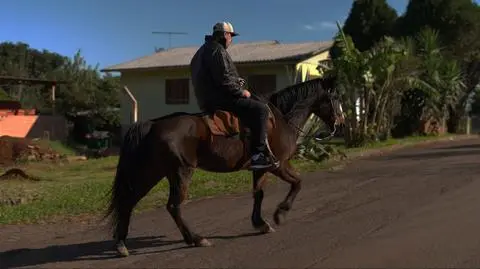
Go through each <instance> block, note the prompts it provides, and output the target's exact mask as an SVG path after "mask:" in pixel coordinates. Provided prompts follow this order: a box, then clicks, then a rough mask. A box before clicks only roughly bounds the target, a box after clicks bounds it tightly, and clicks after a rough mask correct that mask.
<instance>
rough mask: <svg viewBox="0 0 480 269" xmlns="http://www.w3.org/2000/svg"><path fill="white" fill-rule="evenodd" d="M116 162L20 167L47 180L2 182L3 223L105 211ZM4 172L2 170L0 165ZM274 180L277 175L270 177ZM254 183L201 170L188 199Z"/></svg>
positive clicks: (150, 198)
mask: <svg viewBox="0 0 480 269" xmlns="http://www.w3.org/2000/svg"><path fill="white" fill-rule="evenodd" d="M437 139H438V138H437ZM426 140H432V137H412V138H407V139H399V140H388V141H384V142H380V143H376V144H373V145H368V146H365V147H364V148H355V149H346V150H345V149H344V150H345V152H346V153H347V154H348V153H355V152H360V151H363V150H365V149H372V148H373V149H375V148H381V147H388V146H392V145H408V144H414V143H417V142H422V141H426ZM330 143H331V144H334V145H335V144H336V147H339V148H342V147H343V146H342V145H341V141H337V140H333V141H331V142H330ZM57 146H58V148H59V149H60V150H62V151H63V152H64V153H65V154H73V152H69V151H68V149H62V147H63V146H62V145H57ZM116 164H117V157H108V158H103V159H96V160H89V161H75V162H71V163H63V164H62V163H59V164H48V163H31V164H24V165H20V166H17V167H19V168H22V169H24V171H26V172H27V174H29V175H33V176H35V177H39V178H41V179H42V180H41V181H40V182H30V181H25V180H16V179H15V180H14V179H12V180H4V181H0V224H14V223H38V222H44V221H55V220H59V219H63V220H64V219H68V218H71V217H73V218H75V217H77V216H83V215H96V214H101V213H103V211H104V209H105V206H106V202H107V199H108V196H107V194H108V191H109V189H110V187H111V183H112V180H113V176H114V173H115V167H116ZM293 164H294V166H295V167H296V168H297V169H298V170H299V171H302V172H311V171H315V170H318V169H321V168H324V167H325V166H327V162H321V163H315V162H311V161H299V160H295V161H294V162H293ZM3 170H6V169H5V168H4V169H3ZM0 172H1V173H3V171H2V169H1V168H0ZM270 180H275V179H274V177H270ZM250 188H251V175H250V173H249V172H248V171H240V172H235V173H218V174H215V173H210V172H205V171H202V170H199V169H198V170H196V172H195V174H194V178H193V181H192V183H191V185H190V188H189V199H195V198H199V197H205V196H214V195H218V194H232V193H239V192H246V191H249V190H250ZM167 195H168V182H167V181H166V180H162V181H160V183H159V184H158V185H157V186H155V188H154V189H153V190H152V191H151V192H150V193H149V194H148V195H147V196H146V197H145V198H144V199H143V200H142V201H140V203H139V205H138V206H137V208H136V210H137V211H141V210H146V209H150V208H153V207H156V206H163V204H164V203H165V202H166V200H167Z"/></svg>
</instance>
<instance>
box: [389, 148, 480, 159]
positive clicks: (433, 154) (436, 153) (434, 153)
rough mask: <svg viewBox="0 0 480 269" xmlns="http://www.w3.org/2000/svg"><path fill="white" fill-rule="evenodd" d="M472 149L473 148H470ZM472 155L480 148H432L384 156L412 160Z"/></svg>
mask: <svg viewBox="0 0 480 269" xmlns="http://www.w3.org/2000/svg"><path fill="white" fill-rule="evenodd" d="M469 149H471V148H469ZM470 155H480V150H462V151H452V150H431V151H427V152H419V153H415V154H396V155H391V156H388V157H383V159H386V160H397V159H411V160H425V159H438V158H448V157H460V156H470Z"/></svg>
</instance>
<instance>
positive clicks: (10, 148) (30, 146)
mask: <svg viewBox="0 0 480 269" xmlns="http://www.w3.org/2000/svg"><path fill="white" fill-rule="evenodd" d="M64 158H65V156H63V155H61V154H59V153H57V152H55V151H54V150H53V149H52V148H50V147H48V146H45V145H39V144H37V143H35V141H32V140H31V139H27V138H17V137H11V136H1V137H0V166H8V165H12V164H15V163H19V162H28V161H43V160H52V161H57V160H61V159H64Z"/></svg>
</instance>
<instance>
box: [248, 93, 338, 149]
mask: <svg viewBox="0 0 480 269" xmlns="http://www.w3.org/2000/svg"><path fill="white" fill-rule="evenodd" d="M250 94H251V96H252V97H254V98H256V99H258V100H260V101H263V102H265V103H267V104H269V106H267V107H268V109H269V110H271V107H274V108H275V109H277V108H276V107H275V106H274V105H273V104H272V103H271V102H270V100H268V99H266V98H264V97H262V96H258V95H256V94H254V93H252V92H250ZM327 95H328V98H329V99H330V104H331V105H332V108H333V109H334V113H335V124H334V125H333V130H331V131H330V133H329V135H328V136H326V137H324V138H319V137H317V136H314V135H308V134H306V133H305V132H304V131H303V130H302V129H301V128H299V127H298V126H295V125H294V124H292V123H290V122H288V121H286V122H287V124H288V125H289V126H290V127H292V128H293V129H295V130H297V131H298V132H299V133H302V134H304V135H303V136H301V137H303V138H310V139H311V138H313V139H314V140H315V141H317V142H323V141H325V142H326V141H329V140H330V139H332V138H333V137H334V136H335V133H336V131H337V125H338V122H337V119H338V115H342V114H343V113H342V111H337V109H338V108H337V106H335V104H334V102H335V99H334V94H333V93H332V91H331V90H328V91H327ZM277 110H278V109H277ZM340 110H341V108H340ZM280 114H281V113H280ZM281 115H282V114H281ZM282 117H283V118H284V119H285V115H282ZM329 128H330V127H329Z"/></svg>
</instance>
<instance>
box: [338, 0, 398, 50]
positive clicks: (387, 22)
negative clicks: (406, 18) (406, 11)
mask: <svg viewBox="0 0 480 269" xmlns="http://www.w3.org/2000/svg"><path fill="white" fill-rule="evenodd" d="M396 19H397V12H396V11H395V9H393V8H392V7H390V6H389V5H388V3H387V1H386V0H356V1H354V2H353V4H352V8H351V9H350V14H349V16H348V18H347V20H346V21H345V25H344V26H343V31H344V32H345V34H347V35H349V36H351V37H352V40H353V43H354V44H355V47H356V48H357V49H358V50H359V51H365V50H368V49H370V48H371V47H373V45H374V44H375V43H377V42H378V41H380V40H381V39H382V38H383V36H385V35H387V36H389V35H391V34H392V33H393V30H394V26H395V21H396Z"/></svg>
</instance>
